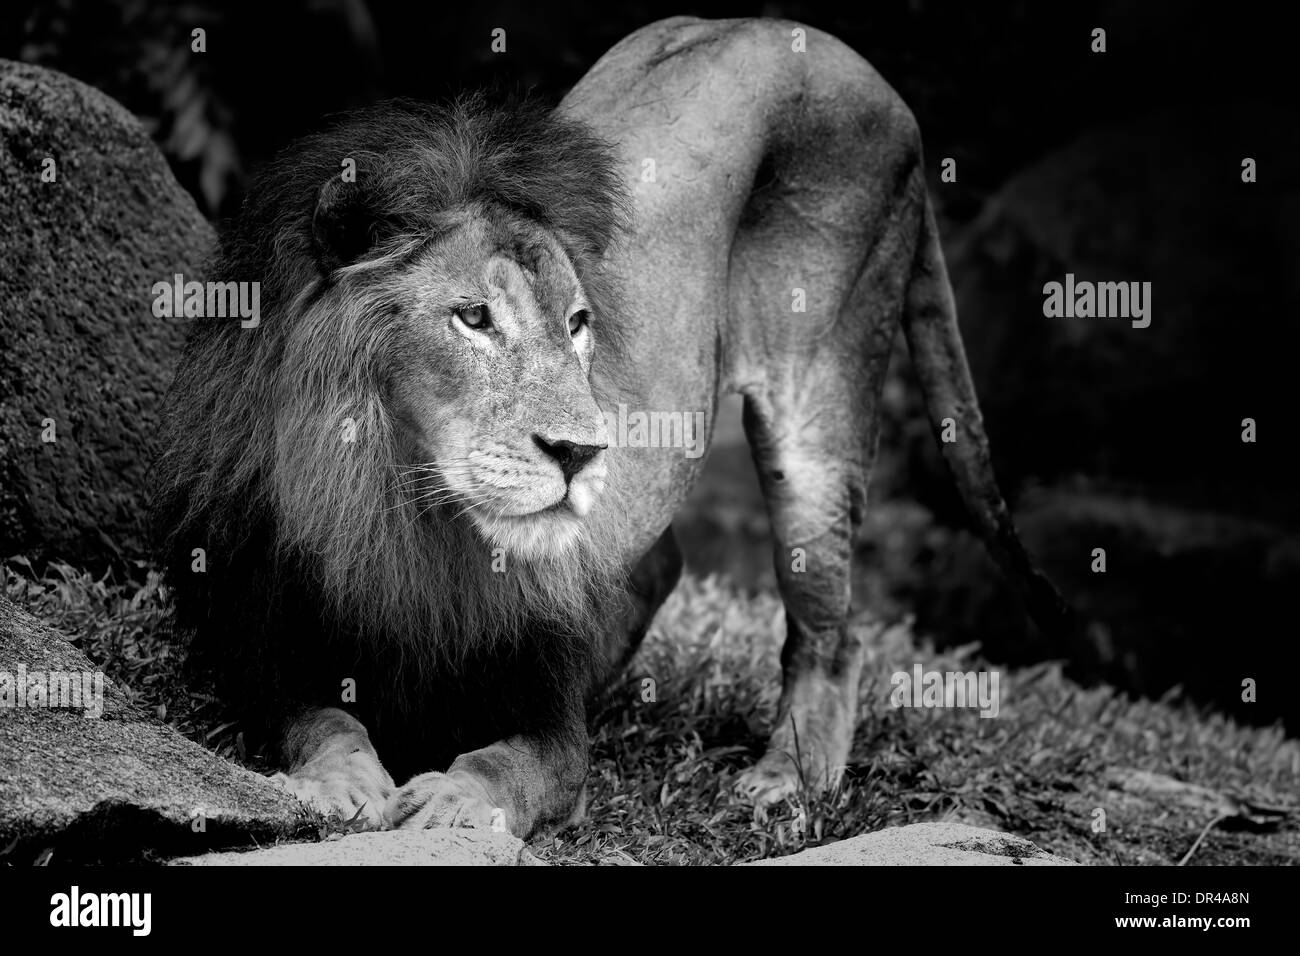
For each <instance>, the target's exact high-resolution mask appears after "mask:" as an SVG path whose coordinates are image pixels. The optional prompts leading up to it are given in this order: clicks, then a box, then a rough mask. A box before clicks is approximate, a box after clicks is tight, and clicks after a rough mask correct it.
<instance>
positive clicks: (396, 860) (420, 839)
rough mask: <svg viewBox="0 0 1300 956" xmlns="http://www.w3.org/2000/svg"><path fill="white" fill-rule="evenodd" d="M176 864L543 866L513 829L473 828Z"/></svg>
mask: <svg viewBox="0 0 1300 956" xmlns="http://www.w3.org/2000/svg"><path fill="white" fill-rule="evenodd" d="M172 864H173V865H175V866H541V865H543V864H542V862H541V861H540V860H538V859H537V857H535V856H533V854H532V853H530V852H529V850H528V848H527V847H526V846H524V843H523V841H522V840H520V839H519V838H518V837H516V836H512V835H511V834H509V833H496V832H493V831H491V830H475V829H469V828H457V829H451V828H448V827H441V828H438V829H434V830H383V831H379V832H370V833H352V834H348V835H346V836H340V837H338V838H337V839H329V840H324V841H322V842H319V843H282V844H281V845H279V846H274V847H268V848H266V849H264V850H248V851H244V852H238V851H232V852H226V853H205V854H203V855H202V856H190V857H182V858H180V859H177V860H173V861H172Z"/></svg>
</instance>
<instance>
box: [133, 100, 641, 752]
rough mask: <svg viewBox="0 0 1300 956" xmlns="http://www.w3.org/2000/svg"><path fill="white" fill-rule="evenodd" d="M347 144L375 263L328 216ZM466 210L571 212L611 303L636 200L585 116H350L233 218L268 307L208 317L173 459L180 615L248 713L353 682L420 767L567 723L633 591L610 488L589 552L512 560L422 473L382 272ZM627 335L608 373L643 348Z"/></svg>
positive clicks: (245, 275)
mask: <svg viewBox="0 0 1300 956" xmlns="http://www.w3.org/2000/svg"><path fill="white" fill-rule="evenodd" d="M345 159H351V160H353V161H354V162H355V164H356V182H355V186H354V187H353V188H352V189H351V190H349V192H348V194H347V195H348V198H347V200H346V204H345V205H344V207H343V208H341V209H334V210H331V212H332V213H333V216H334V219H335V220H337V221H338V222H341V223H343V225H344V226H348V225H349V224H351V225H358V226H359V227H360V228H362V229H364V230H368V232H367V238H368V240H369V241H371V242H373V243H374V245H373V247H372V248H370V251H369V252H368V253H366V254H365V255H364V256H362V257H361V258H360V259H359V260H358V261H355V262H349V261H347V260H346V258H345V259H343V260H333V259H331V257H330V254H329V253H328V252H324V251H322V246H321V243H320V241H319V235H320V228H321V224H320V223H319V222H314V217H316V218H318V217H317V206H318V201H320V197H322V196H323V195H324V193H323V192H322V186H323V184H325V183H326V182H327V181H328V180H330V179H331V178H332V177H338V176H339V174H340V171H341V169H342V163H343V161H344V160H345ZM466 210H474V211H475V212H477V213H479V214H482V215H486V216H494V217H500V216H503V217H507V218H509V219H512V220H515V221H522V222H525V223H530V224H535V225H540V226H542V227H544V228H546V229H548V230H549V231H550V232H551V233H552V234H553V235H554V236H555V237H556V238H557V239H558V240H559V241H560V242H561V244H562V245H563V246H564V248H565V250H566V252H567V253H568V255H569V256H570V258H571V259H572V261H573V263H574V266H575V268H576V269H577V272H578V274H579V277H580V279H581V281H582V282H583V285H584V287H585V289H586V292H587V295H588V298H589V300H590V301H591V304H592V307H593V311H594V312H595V314H596V315H597V316H598V317H599V316H602V315H610V314H613V311H614V309H615V308H616V289H615V287H614V283H613V281H612V279H611V278H610V276H609V275H607V273H606V271H605V269H604V268H603V266H602V261H603V256H604V254H605V252H606V249H607V247H608V246H609V244H610V242H611V241H612V240H613V239H614V238H615V236H616V235H617V233H618V231H619V229H620V228H621V224H622V222H623V221H624V217H625V200H624V198H623V192H622V186H621V181H620V178H619V176H618V174H617V171H616V169H615V165H614V160H613V157H612V153H611V150H610V149H609V147H607V146H606V145H605V144H603V143H601V142H600V141H598V140H597V139H596V138H595V137H594V136H593V135H592V134H591V133H589V132H588V131H587V130H586V129H585V128H584V127H582V126H581V125H579V124H577V123H573V122H570V121H567V120H565V119H563V118H561V117H557V116H556V115H555V114H553V113H548V112H547V111H546V110H544V109H540V108H539V107H538V105H537V104H536V103H533V102H528V101H522V102H515V103H513V104H506V105H489V104H488V103H486V102H485V101H484V100H483V99H481V98H470V99H462V100H460V101H458V102H457V103H455V104H453V105H451V106H449V107H435V106H429V105H421V104H413V103H409V102H394V103H389V104H385V105H383V106H381V107H378V108H374V109H370V110H366V111H364V112H361V113H357V114H352V115H349V116H345V117H344V118H342V119H341V120H340V121H338V122H337V123H335V124H334V125H333V126H332V127H331V128H329V129H327V130H326V131H324V132H322V133H319V134H316V135H313V136H310V137H308V138H306V139H304V140H301V141H299V142H298V143H296V144H295V145H293V146H291V147H289V148H288V149H287V150H286V151H285V152H284V153H282V154H281V155H280V156H278V157H277V158H276V159H275V160H273V161H272V162H271V163H270V165H269V166H268V168H266V169H265V171H264V172H263V173H262V174H261V175H260V176H259V177H258V178H257V179H256V180H255V181H254V182H253V184H252V185H251V187H250V190H249V192H248V194H247V197H246V199H245V202H244V204H243V208H242V211H241V213H240V214H239V216H238V217H237V218H236V219H235V220H234V221H233V223H231V224H230V226H229V228H228V229H226V230H225V232H224V234H223V236H222V240H221V244H220V249H219V253H218V256H217V260H216V262H215V264H214V267H213V269H212V270H211V271H212V276H213V278H216V279H217V280H219V281H256V282H260V283H261V324H260V326H259V327H258V328H255V329H245V328H241V326H240V323H239V321H238V320H235V319H220V318H211V317H209V318H203V319H197V320H194V325H193V328H192V329H191V331H190V334H189V338H188V341H187V346H186V349H185V352H184V357H183V359H182V362H181V365H180V367H179V369H178V372H177V375H176V378H175V380H174V383H173V385H172V387H171V389H170V391H169V393H168V399H167V403H166V405H167V414H166V418H165V425H164V429H165V430H164V435H163V443H162V447H163V451H162V453H161V455H160V457H159V459H158V460H157V462H156V463H155V469H154V479H153V494H154V500H153V505H152V509H151V510H152V518H153V523H154V527H155V534H156V536H157V538H158V539H159V541H160V547H161V550H162V552H163V558H164V561H165V564H166V566H167V569H168V579H169V582H170V584H171V586H172V587H173V588H174V591H175V593H176V597H177V613H178V626H179V627H180V629H181V630H182V631H184V632H186V633H188V634H190V635H192V637H193V642H192V644H191V647H192V649H193V652H194V658H195V659H196V660H198V661H200V662H203V663H206V664H208V665H210V666H212V667H213V669H214V671H215V674H216V676H217V678H218V686H219V687H220V688H221V690H222V692H223V694H224V695H229V696H230V697H231V698H233V701H234V702H235V703H236V704H237V706H239V707H240V708H241V710H242V711H243V712H244V713H245V715H246V716H248V717H249V718H250V729H252V730H254V731H256V729H257V728H259V727H264V728H266V729H267V730H269V729H270V725H272V724H274V723H275V722H276V721H277V720H278V719H280V718H282V717H283V716H285V715H286V713H287V712H288V711H290V710H292V709H293V708H295V707H298V706H305V705H312V704H323V705H330V704H332V705H336V706H337V705H338V704H339V701H340V698H341V687H342V684H343V681H345V680H346V679H349V678H351V679H354V680H356V681H357V705H358V710H359V712H360V715H361V716H362V717H363V719H365V720H366V721H367V722H368V724H369V725H370V726H371V730H372V734H374V735H375V736H376V743H377V744H379V745H380V746H381V747H382V746H383V745H384V743H383V742H384V741H385V740H392V741H398V740H400V741H401V742H402V743H401V746H402V748H404V749H405V750H406V751H407V752H409V753H410V757H411V759H412V761H414V762H413V763H412V764H411V767H410V769H413V770H419V769H431V768H432V767H433V764H432V763H431V761H433V760H444V759H450V757H451V756H454V755H455V753H457V752H459V751H463V750H464V749H467V748H470V747H474V746H481V745H484V744H486V743H490V742H491V741H492V740H494V739H499V738H501V737H506V736H509V735H511V734H513V733H518V732H520V731H524V730H529V729H532V728H545V727H547V726H551V725H553V724H555V723H557V721H556V720H554V719H553V718H556V717H558V716H559V714H558V713H557V712H556V711H555V708H559V707H563V706H567V705H566V704H564V703H563V701H564V700H566V699H571V697H572V695H571V694H567V695H566V694H564V693H561V691H562V689H563V688H565V687H572V686H573V682H575V681H577V682H587V684H588V686H589V685H590V684H591V683H592V681H594V680H595V679H596V678H597V674H596V671H597V669H598V668H599V666H600V665H599V660H600V658H601V654H600V653H599V652H598V651H597V648H598V647H599V646H600V644H601V642H602V640H603V636H604V633H603V628H602V626H601V623H600V621H601V619H602V618H603V619H604V620H605V622H606V624H605V627H608V626H609V624H610V622H609V617H610V615H611V613H618V610H617V609H618V600H619V598H620V596H621V595H622V594H623V593H624V592H623V590H622V581H621V571H620V568H619V567H618V562H617V560H616V558H615V554H616V551H617V548H616V545H617V542H616V541H614V540H612V539H613V531H612V530H611V529H610V524H609V522H608V521H607V520H606V521H603V520H601V519H600V515H601V508H597V510H596V512H595V513H593V515H592V518H593V519H594V520H593V521H591V522H590V523H589V530H588V532H587V534H586V536H585V538H584V540H583V541H582V542H581V544H580V546H579V547H578V548H577V549H576V551H575V552H573V553H571V554H570V555H569V556H567V557H566V559H565V560H552V561H549V562H541V563H528V562H524V561H522V560H516V559H514V558H513V557H509V558H508V559H507V562H506V570H505V571H504V573H502V572H499V571H494V569H493V568H492V560H493V556H492V554H491V548H490V547H489V546H488V545H487V544H486V543H485V542H484V541H483V540H482V539H481V538H480V537H478V535H477V534H476V533H475V532H474V530H473V528H472V526H471V524H470V522H469V521H468V520H467V519H463V518H459V517H457V515H456V509H454V508H453V509H444V508H432V509H429V510H426V511H421V510H420V508H419V506H418V505H417V504H415V503H413V502H412V501H411V500H410V496H409V495H406V494H404V492H403V489H402V487H401V482H402V473H401V471H400V470H399V469H400V466H401V465H402V464H403V462H402V461H401V451H400V443H399V440H398V434H399V429H398V425H397V422H396V421H395V418H394V410H393V409H392V408H391V407H390V405H389V401H388V397H387V388H386V384H387V382H388V381H389V379H390V377H391V376H392V375H393V373H394V369H395V368H396V367H397V366H396V363H398V362H400V361H402V358H401V356H400V355H399V354H397V350H396V348H395V343H394V342H393V341H392V340H391V329H392V326H393V323H386V322H385V321H384V316H385V313H386V310H388V309H390V308H391V305H390V303H389V302H388V301H387V299H386V296H385V283H384V277H385V275H388V274H391V272H392V271H393V270H399V269H401V268H402V267H403V266H404V265H405V264H406V263H407V262H409V260H410V257H411V256H413V255H415V254H417V253H418V251H419V250H420V249H421V248H422V247H423V246H424V245H425V244H426V243H427V242H428V241H429V240H430V239H431V238H433V237H436V236H438V235H439V234H441V233H442V232H444V231H445V230H446V229H447V228H448V227H449V225H450V224H451V222H452V220H453V219H454V218H455V217H457V216H463V215H464V214H465V211H466ZM598 328H599V327H598ZM603 330H604V333H605V334H604V335H603V336H600V335H599V334H598V339H597V342H598V358H597V363H598V364H597V373H599V371H600V367H601V366H600V363H601V362H602V361H604V362H608V359H609V357H610V356H611V355H617V353H618V351H619V348H620V345H619V341H618V339H617V330H616V328H615V327H614V326H613V325H612V324H606V325H604V326H603ZM595 377H597V378H598V377H599V375H597V376H595ZM598 397H599V396H598ZM347 427H350V428H352V429H353V430H354V432H355V434H354V440H353V441H341V440H340V435H341V430H342V429H343V428H347ZM612 506H613V507H617V505H612ZM200 548H201V549H203V552H204V555H203V560H204V561H205V563H206V569H205V570H202V571H195V570H194V563H195V560H196V557H195V549H200ZM385 759H386V761H388V760H390V759H394V758H389V757H388V756H386V758H385ZM394 770H395V772H402V765H401V761H400V760H395V761H394Z"/></svg>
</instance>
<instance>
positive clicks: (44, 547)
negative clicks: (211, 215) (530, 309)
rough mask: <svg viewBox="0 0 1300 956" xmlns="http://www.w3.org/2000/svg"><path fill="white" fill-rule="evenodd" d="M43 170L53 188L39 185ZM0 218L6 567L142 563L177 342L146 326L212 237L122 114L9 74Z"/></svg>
mask: <svg viewBox="0 0 1300 956" xmlns="http://www.w3.org/2000/svg"><path fill="white" fill-rule="evenodd" d="M47 157H48V158H50V159H52V160H53V161H54V166H53V169H54V174H55V176H56V179H55V181H54V182H42V171H43V168H45V164H44V160H45V159H46V158H47ZM0 209H3V215H0V557H3V556H7V555H9V554H13V553H16V552H22V553H26V554H28V555H30V556H33V557H39V556H57V557H60V558H63V559H66V560H70V561H74V562H78V563H83V564H86V563H96V562H99V561H102V560H104V559H120V558H122V557H132V556H137V555H139V554H141V553H142V552H143V550H144V541H143V535H142V528H141V520H140V519H141V516H142V515H143V513H144V505H143V491H144V488H145V469H146V468H147V466H148V463H149V461H150V457H151V453H152V452H151V440H152V437H153V434H154V431H155V422H156V419H157V416H158V406H159V402H160V399H161V397H162V395H163V392H164V391H165V389H166V387H167V384H168V382H169V381H170V379H171V375H172V369H173V367H174V365H175V361H176V358H177V356H178V355H179V351H180V347H181V343H182V339H183V335H184V331H185V330H184V327H183V323H182V322H180V321H177V320H174V319H156V318H154V316H153V312H152V303H153V296H152V294H151V292H150V289H151V287H152V286H153V284H154V283H155V282H159V281H164V280H165V281H171V279H172V277H173V275H175V274H176V273H182V274H184V275H186V276H187V277H189V276H191V275H193V274H194V273H196V272H197V271H198V270H199V269H200V267H201V266H202V264H203V262H204V259H205V258H206V256H207V255H208V252H209V249H210V247H211V246H212V243H213V238H214V234H213V231H212V228H211V227H210V226H209V225H208V223H207V222H206V221H205V220H204V219H203V217H202V216H201V215H200V214H199V211H198V209H197V208H196V207H195V205H194V203H193V201H192V200H191V199H190V197H189V196H188V195H187V194H186V193H185V192H184V191H183V190H182V189H181V187H180V186H179V185H178V184H177V183H176V181H175V179H174V178H173V177H172V174H171V172H170V171H169V170H168V168H167V164H166V162H165V161H164V160H163V157H162V155H161V154H160V153H159V152H158V150H157V149H156V148H155V147H154V145H153V143H152V142H151V141H150V139H149V136H148V134H147V133H146V132H145V131H144V129H143V128H142V127H141V125H140V124H139V122H137V121H136V119H135V118H134V117H132V116H131V114H129V113H128V112H127V111H126V110H125V109H124V108H122V107H121V106H120V105H119V104H117V103H116V102H114V101H113V100H111V99H109V98H108V97H107V96H104V95H103V94H102V93H99V92H97V91H96V90H94V89H91V88H90V87H88V86H85V85H84V84H82V83H79V82H77V81H76V80H73V79H71V78H69V77H67V76H64V75H63V74H61V73H56V72H54V71H52V70H46V69H42V68H40V67H36V66H31V65H29V64H23V63H13V62H10V61H7V60H0ZM47 422H52V423H53V429H54V431H53V435H54V437H55V438H56V439H57V440H56V441H54V442H52V443H49V442H44V441H42V432H43V431H46V430H47V428H46V426H47Z"/></svg>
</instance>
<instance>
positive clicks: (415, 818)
mask: <svg viewBox="0 0 1300 956" xmlns="http://www.w3.org/2000/svg"><path fill="white" fill-rule="evenodd" d="M581 740H582V743H581V744H579V743H577V742H576V740H574V741H572V742H566V743H557V742H553V741H547V742H542V741H539V740H538V739H536V738H533V737H527V736H519V737H512V738H510V739H509V740H502V741H498V742H497V743H494V744H492V745H491V746H488V747H484V748H482V749H481V750H474V751H471V752H470V753H467V754H462V755H461V756H460V757H457V758H456V760H455V762H454V763H452V765H451V766H450V767H449V768H448V769H447V772H446V773H423V774H420V775H418V776H415V777H412V778H411V779H410V781H408V782H407V784H406V785H405V786H403V787H402V788H400V789H399V790H398V791H397V792H396V793H394V794H393V796H392V797H391V798H390V799H389V801H388V806H387V808H386V809H385V812H384V818H385V822H386V823H387V825H388V826H391V827H403V828H421V829H422V828H425V827H439V826H469V827H482V828H490V829H504V830H508V831H509V832H511V833H513V834H514V835H515V836H517V837H520V838H521V839H528V838H529V837H531V836H532V835H533V834H535V833H537V832H538V831H540V830H542V829H543V828H546V827H551V826H556V825H560V824H564V823H567V822H569V821H570V820H572V819H574V818H575V817H576V816H578V815H580V814H581V812H582V796H583V792H584V786H585V783H586V779H587V748H586V732H585V728H584V729H583V731H582V735H581Z"/></svg>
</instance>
